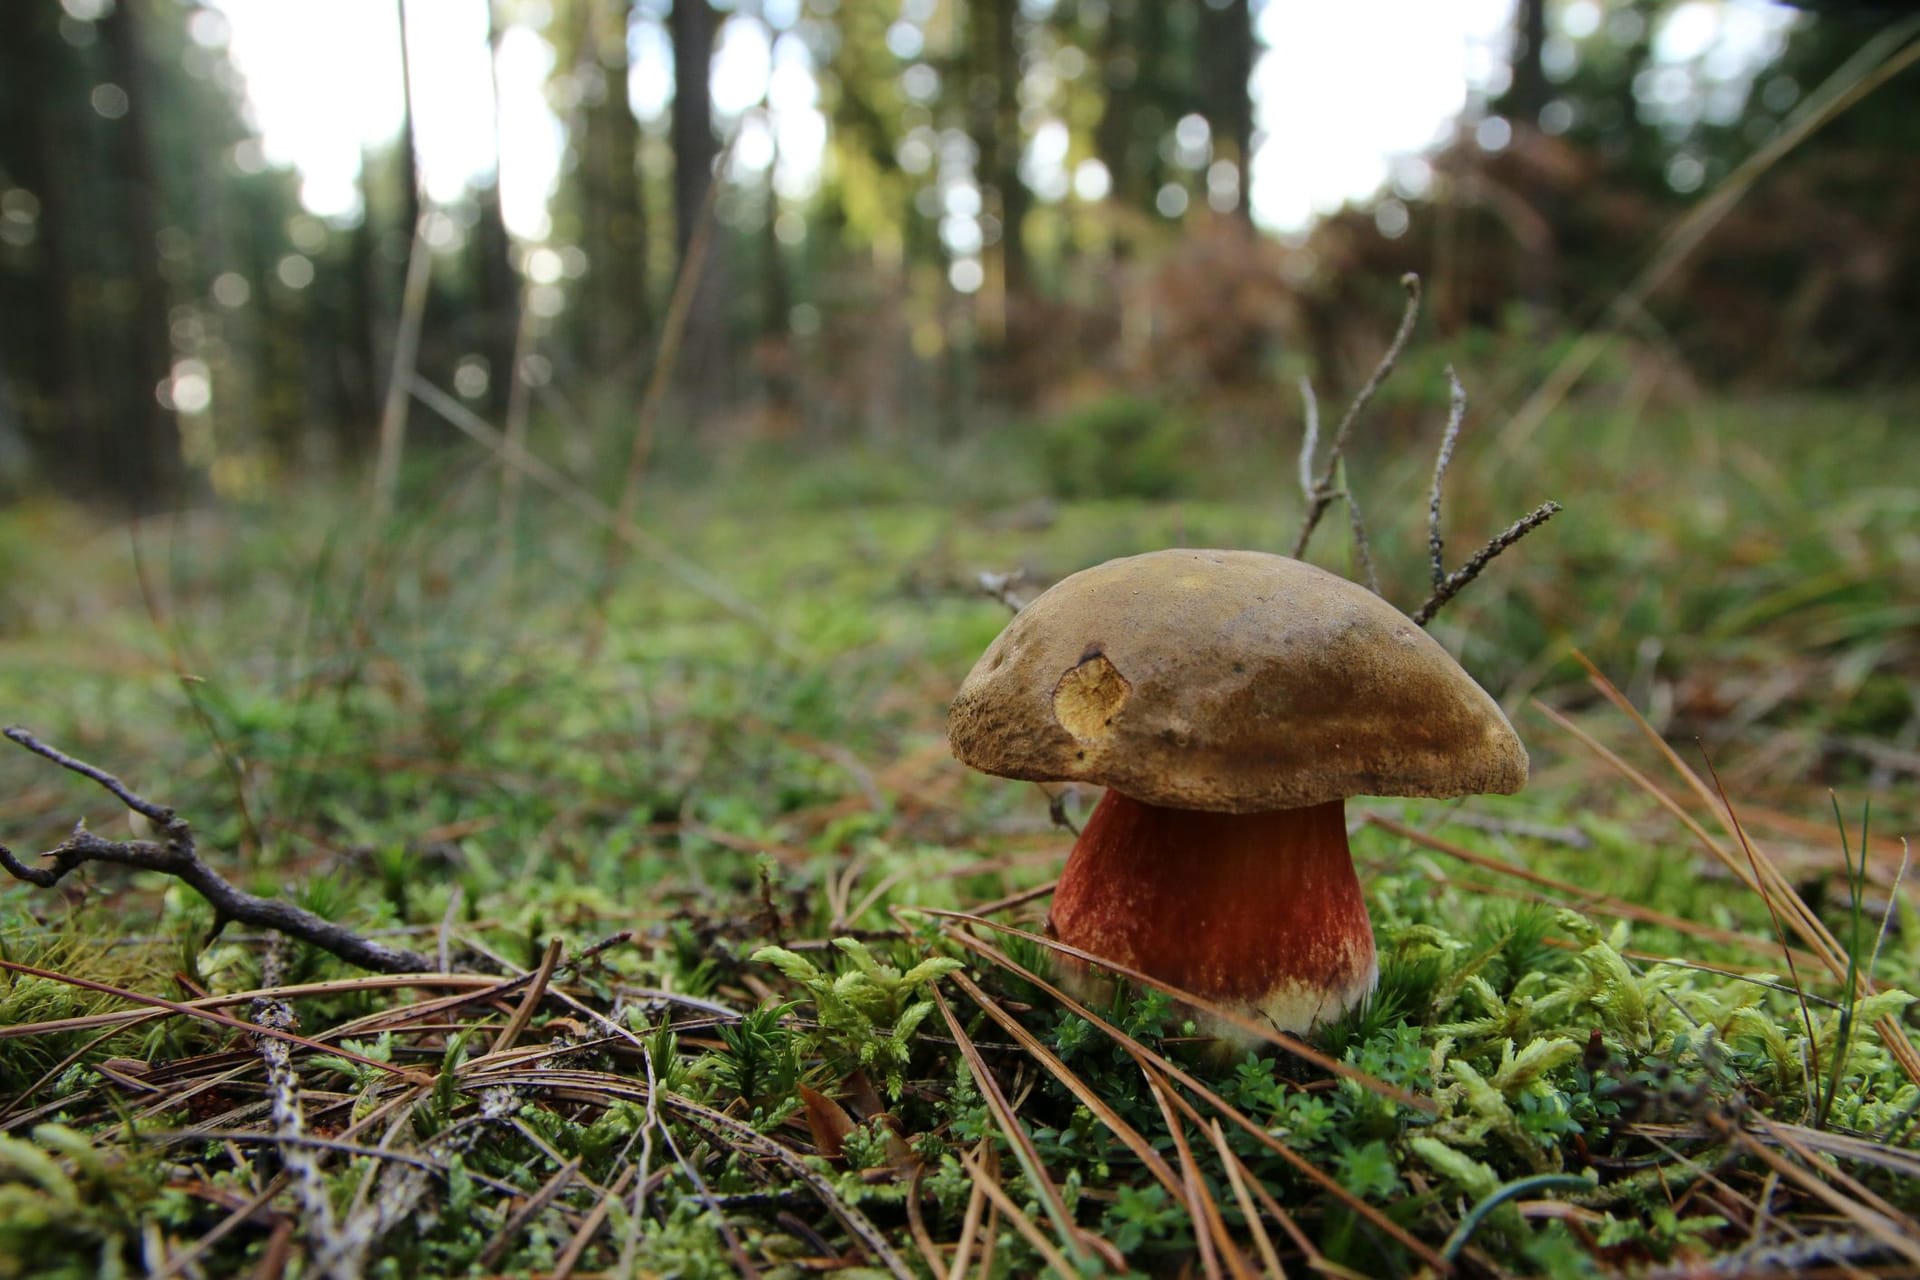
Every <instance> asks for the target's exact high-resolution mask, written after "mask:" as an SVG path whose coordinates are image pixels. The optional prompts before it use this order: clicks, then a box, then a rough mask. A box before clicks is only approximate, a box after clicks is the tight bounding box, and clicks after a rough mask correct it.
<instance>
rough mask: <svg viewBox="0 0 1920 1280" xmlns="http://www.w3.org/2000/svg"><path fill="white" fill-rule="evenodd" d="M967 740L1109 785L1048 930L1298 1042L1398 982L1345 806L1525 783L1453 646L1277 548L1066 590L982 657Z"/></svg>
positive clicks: (1047, 598) (1495, 715)
mask: <svg viewBox="0 0 1920 1280" xmlns="http://www.w3.org/2000/svg"><path fill="white" fill-rule="evenodd" d="M948 741H949V743H950V744H951V746H952V748H953V753H954V755H955V756H957V757H958V758H959V759H960V760H961V761H962V762H964V763H965V764H967V765H970V766H972V767H973V768H975V769H979V770H981V771H983V772H986V773H992V774H998V775H1000V776H1001V777H1006V778H1020V779H1025V780H1028V781H1035V782H1087V783H1096V784H1100V785H1103V786H1105V787H1106V788H1107V793H1106V795H1105V797H1104V798H1103V799H1102V800H1101V801H1100V803H1099V805H1098V806H1097V807H1096V808H1095V809H1094V811H1093V814H1092V816H1091V817H1090V818H1089V819H1088V821H1087V824H1086V827H1085V829H1084V830H1082V831H1081V833H1080V837H1079V839H1078V841H1077V842H1076V843H1075V844H1074V847H1073V853H1072V854H1071V856H1069V858H1068V859H1067V866H1066V870H1065V871H1064V872H1063V873H1062V875H1061V877H1060V883H1059V885H1058V887H1057V888H1056V889H1055V891H1054V897H1053V908H1052V911H1051V913H1050V914H1049V917H1048V921H1047V926H1048V932H1049V933H1050V934H1052V935H1053V936H1054V937H1056V938H1057V939H1059V940H1060V941H1061V942H1064V943H1066V944H1068V945H1070V946H1073V947H1076V948H1078V949H1080V950H1082V951H1085V952H1088V953H1090V954H1092V955H1095V956H1098V957H1100V958H1101V959H1103V960H1108V961H1112V962H1113V963H1115V964H1116V965H1120V966H1125V967H1128V968H1133V969H1137V970H1139V971H1141V972H1143V973H1145V974H1147V975H1149V976H1151V977H1154V978H1157V979H1159V980H1160V981H1162V982H1166V983H1168V984H1170V985H1172V986H1174V987H1177V988H1179V989H1181V990H1183V991H1186V992H1190V993H1192V994H1193V995H1196V996H1199V997H1202V998H1204V999H1206V1000H1207V1001H1209V1002H1211V1003H1212V1004H1214V1005H1217V1006H1219V1007H1220V1008H1222V1009H1225V1010H1227V1011H1228V1012H1230V1013H1232V1014H1234V1015H1237V1016H1238V1017H1240V1018H1242V1019H1252V1020H1253V1021H1255V1022H1261V1023H1267V1024H1270V1025H1272V1026H1273V1027H1275V1028H1277V1029H1279V1030H1281V1031H1289V1032H1304V1031H1306V1030H1309V1029H1310V1028H1311V1027H1313V1025H1314V1024H1316V1023H1319V1022H1324V1021H1326V1020H1328V1019H1331V1018H1335V1017H1338V1016H1339V1015H1340V1014H1341V1013H1342V1012H1344V1011H1345V1010H1347V1009H1349V1008H1351V1007H1352V1006H1354V1005H1355V1004H1357V1003H1358V1002H1359V1001H1360V1000H1361V999H1362V998H1364V997H1365V996H1366V995H1367V994H1368V993H1369V992H1370V991H1372V989H1373V986H1374V984H1375V982H1376V981H1377V980H1378V977H1379V966H1378V964H1377V963H1376V961H1375V958H1374V947H1373V930H1372V927H1371V925H1370V923H1369V921H1368V918H1367V906H1366V900H1365V898H1364V897H1363V896H1362V894H1361V890H1360V882H1359V879H1358V878H1357V877H1356V876H1355V874H1354V869H1353V858H1352V855H1351V854H1350V853H1349V851H1348V848H1347V828H1346V818H1345V812H1344V809H1345V802H1346V798H1347V797H1348V796H1353V795H1399V796H1436V797H1439V796H1461V795H1468V794H1474V793H1480V792H1500V793H1503V794H1506V793H1511V792H1514V791H1517V790H1519V789H1520V787H1521V786H1522V785H1523V784H1524V783H1525V782H1526V780H1527V755H1526V751H1525V749H1524V748H1522V746H1521V745H1520V740H1519V738H1518V737H1516V736H1515V734H1514V731H1513V726H1512V725H1510V724H1508V723H1507V718H1506V716H1505V715H1503V714H1502V713H1501V711H1500V707H1499V705H1498V704H1497V703H1495V702H1494V700H1493V699H1492V698H1491V697H1490V696H1489V695H1488V694H1487V692H1486V691H1485V690H1484V689H1482V688H1481V687H1480V686H1479V685H1477V684H1475V683H1474V681H1473V679H1472V677H1470V676H1468V675H1467V673H1466V672H1465V671H1463V670H1461V668H1460V666H1459V664H1458V663H1456V662H1455V661H1454V660H1453V659H1452V657H1450V656H1449V655H1448V654H1447V652H1446V650H1445V649H1443V648H1441V647H1440V644H1439V643H1438V642H1437V641H1435V640H1434V639H1433V637H1431V636H1429V635H1428V634H1427V633H1426V632H1425V631H1422V630H1421V629H1420V628H1419V627H1418V626H1416V625H1415V624H1414V623H1413V621H1412V620H1411V619H1409V618H1407V617H1406V615H1404V614H1402V613H1401V612H1400V611H1399V610H1397V609H1395V608H1394V607H1393V606H1392V605H1390V604H1388V603H1387V602H1386V601H1384V600H1382V599H1380V597H1378V596H1376V595H1374V594H1373V593H1372V592H1370V591H1368V590H1366V589H1365V588H1364V587H1361V586H1358V585H1356V584H1354V583H1351V582H1348V581H1347V580H1346V579H1344V578H1341V577H1339V576H1337V575H1335V574H1331V573H1328V572H1326V571H1325V570H1322V569H1317V568H1315V567H1313V566H1312V565H1309V564H1304V563H1302V562H1300V561H1298V560H1291V559H1288V558H1286V557H1284V556H1277V555H1269V554H1266V553H1264V552H1258V551H1199V550H1173V551H1156V552H1152V553H1150V554H1147V555H1139V556H1129V557H1126V558H1124V559H1119V560H1110V561H1108V562H1107V563H1105V564H1102V565H1098V566H1095V567H1094V568H1091V569H1087V570H1083V571H1082V572H1080V573H1076V574H1074V575H1073V576H1071V577H1069V578H1067V579H1065V580H1064V581H1062V582H1060V583H1059V584H1058V585H1056V586H1054V587H1053V588H1052V589H1051V590H1049V591H1047V592H1046V593H1044V594H1043V595H1041V596H1040V597H1038V598H1037V599H1035V600H1034V601H1033V602H1032V603H1031V604H1029V605H1027V606H1026V607H1025V608H1024V609H1022V610H1021V612H1020V613H1019V614H1018V616H1016V617H1015V618H1014V619H1013V621H1012V622H1010V623H1009V624H1008V625H1007V627H1006V629H1005V630H1004V631H1002V632H1001V633H1000V636H999V638H998V639H996V640H995V641H994V642H993V644H992V645H990V646H989V647H988V649H987V651H986V653H985V654H983V655H982V656H981V658H980V661H979V662H978V663H977V664H976V665H975V666H974V668H973V671H972V673H971V674H970V675H968V677H967V679H966V682H965V683H964V684H963V685H961V687H960V691H959V693H958V694H957V695H956V696H955V698H954V700H953V706H952V710H951V712H950V715H949V719H948ZM1216 1021H1217V1020H1216ZM1212 1029H1213V1030H1215V1031H1217V1032H1219V1033H1221V1034H1223V1035H1224V1036H1226V1037H1227V1038H1230V1039H1235V1040H1239V1041H1242V1042H1244V1041H1245V1040H1246V1038H1247V1037H1246V1036H1245V1034H1244V1032H1241V1033H1237V1034H1236V1033H1235V1031H1234V1030H1233V1029H1232V1028H1231V1027H1226V1028H1222V1027H1218V1026H1215V1027H1213V1028H1212Z"/></svg>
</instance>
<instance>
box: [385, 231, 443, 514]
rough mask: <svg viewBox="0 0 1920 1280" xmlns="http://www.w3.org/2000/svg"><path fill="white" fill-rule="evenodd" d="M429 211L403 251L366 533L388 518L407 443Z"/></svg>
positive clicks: (429, 264) (428, 268)
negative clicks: (402, 281) (397, 316)
mask: <svg viewBox="0 0 1920 1280" xmlns="http://www.w3.org/2000/svg"><path fill="white" fill-rule="evenodd" d="M438 216H440V215H438V214H437V213H434V212H432V211H430V210H428V211H423V212H422V213H421V214H420V220H419V221H418V222H416V223H415V224H414V227H413V245H412V247H411V248H410V249H408V251H407V283H406V286H405V288H404V289H403V290H402V292H401V295H400V322H399V325H398V326H397V327H396V329H395V332H394V339H393V366H392V368H391V369H390V370H389V371H388V374H387V395H386V401H385V403H384V404H383V405H382V407H381V410H380V445H379V454H378V456H377V457H376V459H375V461H374V469H373V518H372V519H371V520H370V521H369V522H368V528H369V531H370V532H373V531H377V530H379V529H380V528H381V527H382V526H383V525H385V524H386V522H387V517H389V516H391V515H392V514H393V500H394V491H395V489H397V488H398V487H399V484H400V458H401V455H402V454H404V453H405V452H406V444H407V387H408V385H409V384H410V383H411V382H412V381H413V376H414V373H413V371H414V365H415V363H416V361H417V360H418V359H419V355H420V322H421V320H422V319H423V318H424V317H425V315H426V312H427V285H428V283H429V281H430V280H431V278H432V275H433V248H432V246H430V245H429V244H428V243H427V219H429V218H435V217H438Z"/></svg>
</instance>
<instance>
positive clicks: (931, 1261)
mask: <svg viewBox="0 0 1920 1280" xmlns="http://www.w3.org/2000/svg"><path fill="white" fill-rule="evenodd" d="M926 1178H927V1166H926V1165H925V1164H924V1163H920V1162H916V1163H915V1164H914V1166H913V1174H912V1176H910V1177H909V1178H908V1179H907V1233H908V1234H909V1235H911V1236H912V1237H913V1247H914V1248H916V1249H918V1250H919V1251H920V1260H921V1261H922V1262H924V1263H926V1264H927V1274H928V1275H930V1276H937V1275H939V1274H940V1273H941V1272H942V1271H944V1270H945V1268H944V1267H943V1266H942V1265H941V1262H940V1248H939V1246H938V1245H936V1244H934V1242H933V1233H932V1232H931V1231H928V1230H927V1215H926V1212H925V1211H924V1210H923V1209H921V1207H920V1188H921V1184H922V1183H924V1182H925V1181H926Z"/></svg>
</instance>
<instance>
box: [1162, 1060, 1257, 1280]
mask: <svg viewBox="0 0 1920 1280" xmlns="http://www.w3.org/2000/svg"><path fill="white" fill-rule="evenodd" d="M1139 1066H1140V1075H1141V1078H1142V1079H1144V1080H1145V1081H1146V1082H1147V1092H1149V1093H1151V1094H1152V1095H1153V1101H1154V1103H1155V1105H1157V1106H1158V1107H1159V1108H1160V1116H1161V1118H1162V1119H1164V1120H1165V1121H1166V1122H1167V1133H1168V1134H1169V1135H1170V1136H1171V1137H1172V1138H1173V1149H1174V1151H1175V1152H1176V1153H1177V1154H1178V1155H1179V1157H1180V1174H1181V1180H1182V1188H1181V1199H1183V1200H1185V1201H1186V1203H1187V1217H1188V1218H1189V1219H1191V1220H1192V1222H1193V1241H1194V1244H1195V1245H1197V1246H1198V1247H1199V1250H1200V1269H1201V1270H1203V1271H1205V1272H1206V1273H1207V1280H1220V1261H1221V1259H1222V1258H1225V1259H1226V1262H1227V1266H1228V1267H1229V1268H1230V1269H1231V1270H1232V1271H1233V1274H1234V1280H1249V1278H1250V1277H1251V1276H1252V1274H1253V1272H1252V1269H1251V1268H1249V1267H1248V1266H1247V1260H1246V1259H1245V1258H1243V1257H1241V1256H1240V1250H1239V1249H1238V1248H1236V1247H1235V1246H1234V1243H1233V1238H1232V1237H1231V1236H1229V1235H1228V1234H1227V1224H1226V1222H1225V1221H1224V1220H1223V1219H1222V1218H1221V1217H1220V1206H1219V1205H1218V1204H1216V1203H1215V1202H1214V1199H1213V1197H1212V1196H1211V1195H1209V1194H1207V1188H1206V1183H1205V1182H1204V1181H1203V1180H1202V1179H1201V1177H1200V1167H1199V1166H1198V1165H1196V1164H1195V1163H1194V1160H1193V1148H1192V1147H1190V1146H1188V1145H1187V1133H1186V1126H1184V1125H1182V1124H1181V1123H1180V1117H1179V1116H1177V1115H1175V1114H1173V1105H1172V1104H1171V1103H1169V1102H1168V1101H1167V1094H1168V1092H1169V1090H1168V1088H1167V1083H1166V1081H1165V1080H1163V1079H1161V1078H1160V1075H1159V1073H1158V1072H1156V1071H1155V1070H1154V1069H1153V1068H1152V1067H1151V1066H1149V1065H1147V1064H1146V1063H1145V1062H1141V1063H1140V1064H1139Z"/></svg>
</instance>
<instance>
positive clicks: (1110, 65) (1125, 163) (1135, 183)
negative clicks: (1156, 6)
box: [1093, 0, 1153, 209]
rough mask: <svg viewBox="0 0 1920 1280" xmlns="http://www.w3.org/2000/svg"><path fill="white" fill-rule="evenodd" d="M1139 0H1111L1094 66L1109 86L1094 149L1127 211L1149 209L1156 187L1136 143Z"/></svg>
mask: <svg viewBox="0 0 1920 1280" xmlns="http://www.w3.org/2000/svg"><path fill="white" fill-rule="evenodd" d="M1139 3H1140V0H1112V3H1111V4H1110V5H1109V6H1108V8H1107V17H1106V30H1105V31H1104V32H1103V33H1102V35H1101V39H1100V52H1099V56H1098V57H1097V59H1096V60H1095V63H1094V65H1095V66H1097V67H1099V68H1100V75H1101V77H1102V86H1101V87H1102V88H1103V89H1104V90H1105V94H1104V95H1103V100H1102V103H1101V110H1100V123H1099V124H1098V125H1097V126H1095V128H1094V134H1093V141H1094V151H1095V153H1096V154H1097V155H1098V156H1099V158H1100V163H1102V164H1104V165H1105V166H1106V167H1107V175H1108V177H1109V178H1110V179H1111V180H1112V184H1113V185H1112V190H1113V196H1114V199H1116V200H1118V201H1119V202H1120V203H1121V204H1122V205H1124V206H1126V207H1127V208H1129V209H1146V208H1149V207H1151V202H1152V198H1153V191H1152V189H1151V188H1150V187H1149V186H1148V185H1147V182H1146V180H1145V179H1146V174H1145V172H1144V170H1143V166H1142V165H1141V164H1140V163H1139V156H1138V153H1137V151H1136V149H1135V147H1134V136H1133V135H1134V111H1135V107H1136V103H1137V99H1138V96H1139V94H1138V84H1139V79H1140V60H1139V54H1138V52H1137V50H1136V48H1135V46H1134V41H1133V31H1132V27H1133V24H1134V22H1135V17H1134V11H1135V8H1136V7H1137V5H1138V4H1139Z"/></svg>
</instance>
